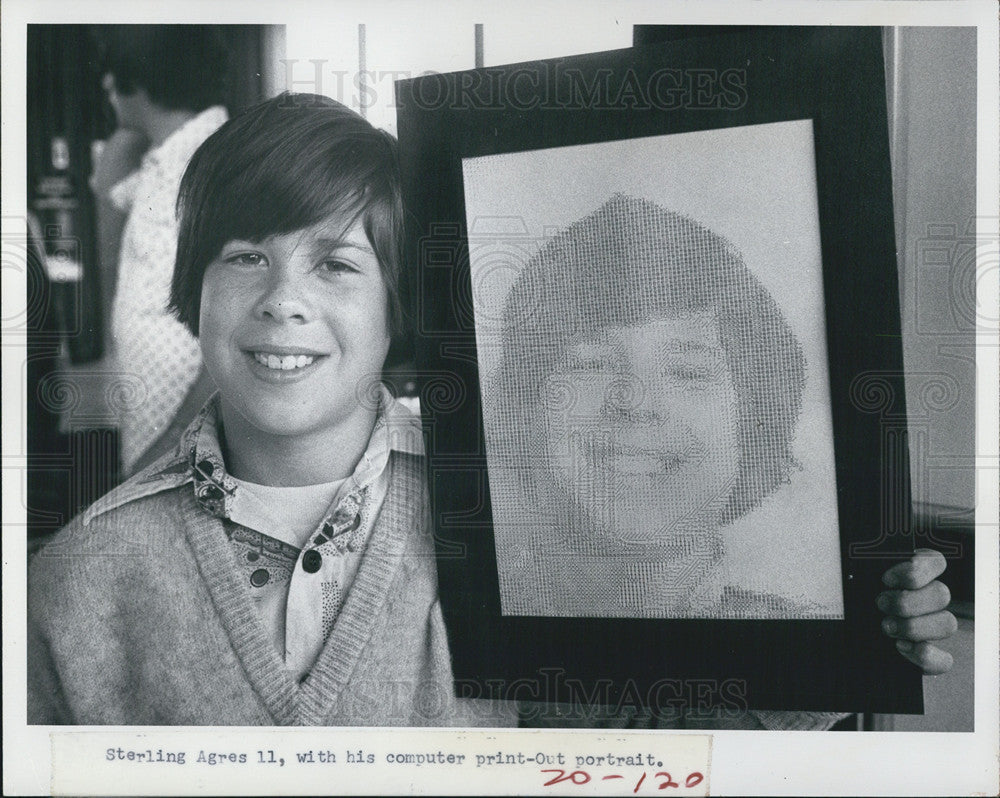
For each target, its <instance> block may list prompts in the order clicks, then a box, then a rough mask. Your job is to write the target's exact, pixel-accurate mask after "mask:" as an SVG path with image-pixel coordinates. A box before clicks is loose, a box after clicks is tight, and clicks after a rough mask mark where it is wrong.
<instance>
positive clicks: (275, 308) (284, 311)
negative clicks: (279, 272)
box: [255, 278, 309, 324]
mask: <svg viewBox="0 0 1000 798" xmlns="http://www.w3.org/2000/svg"><path fill="white" fill-rule="evenodd" d="M255 311H256V315H257V317H258V318H260V319H266V320H269V321H277V322H281V323H286V322H293V323H299V324H304V323H305V322H306V321H308V319H309V309H308V305H307V303H306V302H305V300H304V299H303V298H302V296H301V294H300V293H299V292H298V291H297V290H296V289H295V286H294V284H293V282H292V281H291V280H289V279H287V278H279V279H274V280H271V281H270V282H269V284H268V286H267V289H266V291H265V292H264V294H263V295H262V296H261V298H260V301H259V302H258V303H257V307H256V309H255Z"/></svg>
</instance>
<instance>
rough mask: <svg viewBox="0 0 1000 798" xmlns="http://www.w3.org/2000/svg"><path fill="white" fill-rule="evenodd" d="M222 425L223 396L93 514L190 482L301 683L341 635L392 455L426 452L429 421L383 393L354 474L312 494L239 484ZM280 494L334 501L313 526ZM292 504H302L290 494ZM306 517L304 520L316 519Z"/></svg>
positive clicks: (307, 490)
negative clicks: (291, 514) (290, 510)
mask: <svg viewBox="0 0 1000 798" xmlns="http://www.w3.org/2000/svg"><path fill="white" fill-rule="evenodd" d="M219 425H220V417H219V410H218V397H217V396H215V397H213V398H212V399H211V400H210V401H209V402H208V403H207V404H206V406H205V408H204V409H203V410H202V411H201V413H200V414H199V415H198V417H197V418H196V419H195V420H194V421H193V422H192V423H191V425H190V426H189V427H188V429H187V431H186V432H185V433H184V435H183V437H182V439H181V443H180V445H179V446H178V448H177V450H176V451H175V452H174V453H173V454H172V455H170V456H168V457H164V458H161V459H160V460H159V461H157V462H156V463H154V464H153V465H152V466H150V467H149V468H147V469H145V470H144V471H143V472H142V473H141V474H139V475H137V476H136V478H135V479H133V480H130V481H129V482H128V483H125V485H123V486H122V487H121V488H119V489H118V490H117V491H115V492H113V493H112V494H109V496H108V497H105V499H104V500H102V501H99V502H98V503H97V504H96V505H94V506H93V507H92V508H91V510H89V511H88V516H91V515H96V514H99V513H101V512H105V511H107V510H109V509H111V506H118V505H121V504H124V503H125V502H127V501H134V500H135V499H137V498H140V497H141V496H143V495H148V494H150V493H155V492H159V491H160V490H167V489H170V488H175V487H178V486H181V485H184V484H186V483H189V482H190V483H191V485H192V489H193V491H194V494H195V497H196V499H197V501H198V503H199V505H200V506H201V507H202V509H203V510H205V512H208V513H211V514H212V515H214V516H216V517H218V518H220V519H222V522H223V527H224V529H225V530H226V534H227V536H228V537H229V540H230V542H231V544H232V549H233V552H234V554H235V563H234V567H237V568H239V569H241V570H242V572H243V574H244V576H245V579H246V584H247V589H248V590H249V591H250V592H251V596H252V598H253V600H254V603H255V605H256V606H257V608H258V610H259V612H260V617H261V620H262V622H263V624H264V626H265V628H266V629H267V630H268V632H269V633H270V636H271V639H272V640H273V641H274V643H275V646H276V647H277V649H278V651H279V653H283V654H284V659H285V665H286V667H288V669H289V670H290V671H292V673H293V674H294V675H295V676H296V678H298V679H300V680H301V679H303V678H305V676H306V675H307V674H308V673H309V670H310V669H311V667H312V665H313V663H314V662H315V661H316V658H317V656H318V655H319V653H320V651H321V650H322V649H323V645H324V644H325V642H326V640H327V638H328V637H329V635H330V632H331V631H332V630H333V628H334V625H335V623H336V621H337V618H338V616H339V613H340V609H341V607H342V606H343V602H344V599H345V597H346V595H347V593H348V591H349V589H350V587H351V584H352V583H353V581H354V577H355V575H356V573H357V571H358V567H359V566H360V564H361V560H362V558H363V557H364V553H365V548H366V546H367V543H368V539H369V538H370V536H371V533H372V530H373V529H374V527H375V523H376V521H377V520H378V516H379V513H380V511H381V508H382V504H383V502H384V500H385V497H386V494H387V492H388V489H389V479H390V468H389V467H388V464H389V459H390V453H391V452H392V451H399V452H403V453H406V454H415V455H423V434H422V431H421V428H420V422H419V420H418V419H417V417H416V416H414V415H413V414H412V413H411V412H410V411H409V410H407V409H406V408H405V407H403V406H402V405H400V404H399V403H398V402H397V401H396V400H395V399H394V398H393V397H392V396H391V394H389V392H388V391H387V390H385V389H384V388H383V389H382V391H381V395H380V401H379V410H378V414H377V417H376V421H375V426H374V428H373V430H372V434H371V437H370V438H369V441H368V446H367V448H366V450H365V452H364V454H363V455H362V456H361V459H360V460H359V462H358V464H357V466H356V467H355V469H354V472H353V473H352V474H351V476H349V477H348V478H347V479H344V480H339V481H336V482H331V483H327V484H325V485H321V486H307V487H306V488H304V489H297V488H277V489H275V488H270V487H267V486H255V485H252V484H250V483H245V482H241V481H240V480H237V479H235V478H234V477H233V476H232V475H231V474H229V473H228V472H227V470H226V466H225V461H224V459H223V455H222V450H221V446H220V442H219V440H220V426H219ZM276 490H277V491H279V492H283V491H290V492H293V493H294V492H295V491H300V496H299V499H301V501H298V504H299V505H300V507H299V509H302V508H304V507H305V506H306V505H307V504H308V503H309V502H310V500H311V501H312V506H313V507H316V506H319V505H317V504H316V502H317V501H318V500H317V498H316V497H317V495H320V496H321V495H323V494H324V492H326V494H327V495H328V496H329V497H330V498H329V500H328V501H327V502H325V508H324V509H321V510H319V514H318V516H317V517H315V518H314V519H313V521H312V522H311V523H309V525H308V526H307V527H303V526H302V524H301V523H298V522H295V521H293V522H291V523H288V519H287V517H282V514H281V513H280V511H279V510H278V508H276V507H273V506H266V504H265V505H262V499H263V500H264V501H265V502H266V499H267V497H269V496H274V495H275V494H274V491H276ZM279 495H280V494H279ZM286 499H287V500H289V501H295V500H296V498H295V497H294V496H291V497H290V498H288V495H287V494H286ZM286 499H279V501H282V502H284V501H285V500H286ZM296 512H297V514H298V515H299V518H300V520H301V519H305V518H308V516H309V514H310V513H309V512H308V511H304V512H302V513H298V511H296ZM85 520H86V519H85Z"/></svg>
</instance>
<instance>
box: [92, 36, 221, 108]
mask: <svg viewBox="0 0 1000 798" xmlns="http://www.w3.org/2000/svg"><path fill="white" fill-rule="evenodd" d="M95 36H96V38H97V40H98V45H99V46H100V47H101V49H102V50H103V59H102V69H103V71H104V72H106V73H111V74H112V75H114V78H115V87H116V89H117V90H118V92H119V93H121V94H126V95H128V94H134V93H135V91H136V90H137V89H144V90H145V91H146V94H147V95H149V99H150V100H151V101H152V102H153V103H155V104H156V105H158V106H160V107H162V108H166V109H170V110H179V109H185V110H189V111H195V112H198V111H203V110H205V109H206V108H208V107H209V106H212V105H222V104H224V103H225V96H226V89H227V68H228V65H229V63H228V62H229V50H228V47H227V45H226V42H225V39H224V38H223V36H222V33H221V31H220V30H219V28H218V26H216V25H108V26H100V27H98V28H97V29H96V30H95Z"/></svg>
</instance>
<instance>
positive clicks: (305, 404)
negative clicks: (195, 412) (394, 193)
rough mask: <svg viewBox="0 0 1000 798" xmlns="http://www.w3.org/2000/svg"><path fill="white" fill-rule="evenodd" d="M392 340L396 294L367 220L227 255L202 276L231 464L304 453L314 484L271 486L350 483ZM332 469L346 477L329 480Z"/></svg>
mask: <svg viewBox="0 0 1000 798" xmlns="http://www.w3.org/2000/svg"><path fill="white" fill-rule="evenodd" d="M389 339H390V336H389V323H388V293H387V289H386V285H385V281H384V278H383V276H382V269H381V266H380V264H379V261H378V258H377V257H376V256H375V253H374V252H373V250H372V248H371V244H370V243H369V241H368V237H367V235H366V234H365V232H364V229H363V227H362V224H361V222H360V221H355V222H354V223H353V224H352V225H350V226H349V227H346V229H345V225H344V222H343V220H341V219H339V218H330V219H327V220H325V221H323V222H321V223H319V224H316V225H314V226H312V227H309V228H306V229H304V230H298V231H295V232H293V233H288V234H283V235H275V236H271V237H269V238H266V239H264V240H263V241H259V242H253V241H230V242H228V243H227V244H226V245H225V246H223V247H222V250H221V251H220V252H219V254H218V255H217V256H216V258H215V259H214V260H213V261H212V262H211V263H210V264H209V265H208V267H207V269H206V270H205V277H204V282H203V286H202V295H201V316H200V341H201V348H202V352H203V354H204V359H205V366H206V368H207V369H208V371H209V373H210V374H211V376H212V377H213V379H214V380H215V382H216V384H217V385H218V387H219V392H220V395H221V407H222V415H223V424H224V427H225V434H226V441H227V447H228V448H229V449H233V448H235V449H236V450H237V451H236V453H235V454H236V457H235V462H234V464H233V465H231V467H234V466H235V467H237V468H238V465H237V464H238V463H240V462H241V461H242V460H243V459H244V458H240V456H239V450H245V451H248V452H249V451H253V452H255V457H256V458H257V459H258V460H260V461H261V462H269V463H277V462H281V460H282V456H283V455H284V456H287V455H288V453H290V452H297V453H298V459H300V460H303V461H306V460H310V459H311V460H312V461H313V462H315V467H314V468H311V470H313V471H315V472H316V473H315V476H306V475H304V474H302V473H299V474H298V475H297V476H292V477H289V476H281V475H274V476H271V477H270V478H269V480H268V484H272V483H274V484H277V483H278V482H285V483H287V482H288V481H289V479H291V480H292V481H293V483H294V482H298V483H299V484H308V483H307V482H303V481H302V480H303V479H306V480H311V479H313V478H315V479H316V481H317V482H320V481H329V480H332V479H337V478H340V477H343V476H347V475H348V474H349V473H350V469H351V468H353V464H354V463H353V462H348V461H350V460H351V457H352V455H351V453H352V452H356V456H354V462H356V458H357V457H360V454H361V452H362V451H363V450H364V446H365V445H366V444H367V441H368V437H369V435H370V433H371V428H372V424H373V423H374V418H375V408H374V407H373V406H372V404H371V402H365V401H363V397H365V396H369V395H370V391H369V390H368V388H369V386H370V384H371V383H372V382H373V381H376V380H378V379H379V376H380V373H381V369H382V365H383V362H384V360H385V356H386V354H387V352H388V349H389ZM330 452H335V453H338V455H339V459H338V457H337V456H334V457H332V459H331V455H330ZM227 454H228V453H227ZM285 459H287V457H286V458H285ZM341 460H343V462H341ZM333 462H335V463H336V465H335V467H334V470H335V471H343V470H344V469H347V473H330V471H329V469H330V467H331V463H333ZM307 465H308V464H307ZM307 470H309V469H308V468H307ZM234 473H236V472H234ZM236 475H237V476H239V474H238V473H236ZM259 476H260V475H258V478H259ZM246 478H249V477H246Z"/></svg>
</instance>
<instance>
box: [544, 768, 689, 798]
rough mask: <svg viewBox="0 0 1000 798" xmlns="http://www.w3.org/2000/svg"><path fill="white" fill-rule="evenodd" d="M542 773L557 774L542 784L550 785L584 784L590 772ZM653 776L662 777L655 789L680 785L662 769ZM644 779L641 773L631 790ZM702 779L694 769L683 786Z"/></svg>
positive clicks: (545, 771)
mask: <svg viewBox="0 0 1000 798" xmlns="http://www.w3.org/2000/svg"><path fill="white" fill-rule="evenodd" d="M542 773H555V774H557V775H555V776H553V777H552V778H551V779H549V780H548V781H547V782H545V784H544V785H542V786H544V787H551V786H552V785H553V784H558V783H559V782H561V781H569V782H572V783H573V784H586V783H587V782H589V781H590V774H589V773H588V772H587V771H585V770H574V771H572V772H569V773H567V772H566V771H565V770H563V769H561V768H551V769H543V770H542ZM623 778H625V777H624V776H619V775H617V774H615V775H612V776H604V777H603V779H602V781H604V780H607V779H623ZM653 778H656V779H662V781H660V783H659V784H658V785H657V789H658V790H665V789H667V788H668V787H678V788H679V787H680V786H681V785H680V784H678V783H677V782H676V781H674V780H673V778H671V776H670V774H669V773H666V772H664V771H660V772H658V773H656V774H655V775H654V776H653ZM645 780H646V774H645V773H643V774H642V776H641V777H640V778H639V781H638V782H637V783H636V785H635V789H634V790H633V792H638V791H639V787H640V786H642V783H643V782H644V781H645ZM704 780H705V777H704V776H703V775H702V774H701V773H699V772H698V771H695V772H694V773H689V774H688V776H687V778H686V779H684V786H685V787H687V788H688V789H690V788H691V787H696V786H698V785H699V784H701V783H702V782H703V781H704Z"/></svg>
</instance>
